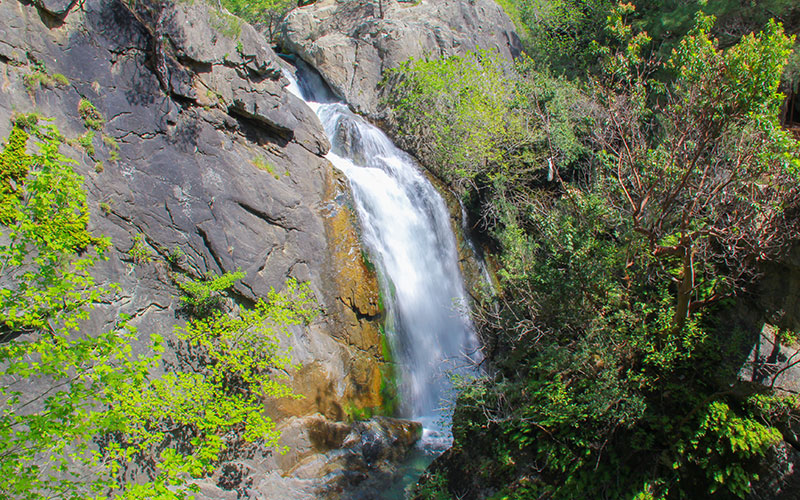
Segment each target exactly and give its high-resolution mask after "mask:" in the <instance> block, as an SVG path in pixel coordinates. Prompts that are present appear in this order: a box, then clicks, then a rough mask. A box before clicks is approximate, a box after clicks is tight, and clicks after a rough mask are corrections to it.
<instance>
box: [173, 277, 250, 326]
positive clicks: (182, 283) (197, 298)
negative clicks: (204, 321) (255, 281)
mask: <svg viewBox="0 0 800 500" xmlns="http://www.w3.org/2000/svg"><path fill="white" fill-rule="evenodd" d="M244 277H245V273H244V272H242V271H236V272H228V273H224V274H223V275H222V276H214V275H207V276H206V277H205V278H203V279H200V280H195V279H192V278H191V277H189V276H185V275H184V276H182V277H179V278H178V280H177V282H176V283H177V285H178V288H180V289H181V290H182V291H183V292H184V294H185V295H183V296H182V297H181V298H180V300H181V303H182V304H183V305H184V306H185V307H186V309H187V310H188V311H189V312H190V313H191V314H193V315H194V316H197V317H203V316H206V315H207V314H209V313H211V312H212V311H213V310H215V309H218V308H220V307H221V306H222V301H223V299H224V298H225V291H226V290H228V289H229V288H231V287H232V286H233V284H234V283H235V282H237V281H239V280H240V279H242V278H244Z"/></svg>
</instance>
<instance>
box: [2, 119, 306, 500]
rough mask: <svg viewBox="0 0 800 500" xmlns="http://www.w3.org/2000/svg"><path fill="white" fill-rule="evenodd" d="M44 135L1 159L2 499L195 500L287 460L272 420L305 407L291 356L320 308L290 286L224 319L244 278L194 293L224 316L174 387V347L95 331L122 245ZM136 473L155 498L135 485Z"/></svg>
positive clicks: (119, 330) (212, 318) (202, 335)
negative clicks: (93, 217) (106, 280)
mask: <svg viewBox="0 0 800 500" xmlns="http://www.w3.org/2000/svg"><path fill="white" fill-rule="evenodd" d="M39 121H40V119H39V117H38V116H36V115H30V116H25V117H20V119H18V120H17V123H18V126H15V127H14V128H13V129H12V132H11V135H10V136H9V138H8V140H7V144H6V146H5V148H4V149H3V151H2V152H0V230H1V231H2V233H0V281H1V282H2V285H3V288H2V290H0V491H1V492H2V495H7V496H9V497H11V498H16V499H26V500H27V499H31V500H33V499H36V500H39V499H44V498H54V497H58V498H65V499H88V498H92V499H99V498H108V497H110V496H114V497H121V498H128V499H145V498H147V499H149V498H159V499H163V500H167V499H178V498H186V497H187V496H188V495H190V494H191V492H192V491H194V490H195V489H196V488H195V487H194V486H193V485H192V479H193V478H196V477H200V476H202V475H204V474H208V473H210V472H211V471H213V470H214V469H215V468H216V467H217V466H219V464H220V463H221V461H222V460H224V458H225V452H226V450H237V451H241V450H242V449H246V448H250V449H253V448H259V447H260V449H263V450H267V451H268V450H270V449H273V448H274V447H275V446H276V443H277V439H278V437H279V435H280V433H279V432H278V431H277V430H276V429H275V424H274V422H272V421H271V420H270V419H269V418H268V417H267V416H266V415H265V414H264V406H263V405H264V401H265V400H266V399H267V398H273V397H287V396H288V397H298V396H296V395H294V394H293V393H292V392H291V391H290V390H289V389H288V387H287V386H286V385H285V382H284V380H285V379H286V377H287V376H288V375H287V374H286V373H287V371H289V370H290V369H291V368H292V367H293V365H292V363H291V358H290V357H289V353H288V352H287V351H286V350H285V349H284V348H282V347H281V343H280V340H281V338H282V337H283V336H284V335H288V334H289V327H290V326H293V325H305V324H307V323H308V322H309V321H310V320H311V319H312V318H313V317H314V314H315V313H316V309H315V306H314V301H313V295H312V294H311V291H310V290H309V289H308V287H307V286H306V285H302V284H297V283H295V282H293V281H289V282H288V284H287V290H286V291H285V292H282V293H278V292H275V291H274V290H273V291H271V292H270V293H269V295H268V297H267V300H266V301H265V300H259V301H257V302H256V304H255V305H254V307H252V308H244V307H241V308H239V309H237V310H236V312H235V314H234V313H223V312H222V311H213V313H212V310H213V305H214V304H215V300H216V299H217V298H218V294H219V293H220V292H221V291H222V290H223V289H224V288H226V287H229V286H231V285H232V283H233V281H235V280H236V279H238V278H240V277H242V274H241V273H232V274H227V275H225V276H224V277H220V278H217V279H216V280H213V279H211V280H210V284H209V283H194V284H193V286H187V287H186V288H185V290H186V291H187V293H188V294H190V297H191V298H192V299H194V301H195V302H192V301H189V303H190V304H194V305H204V306H208V308H207V309H205V310H202V311H201V310H200V309H194V310H193V312H195V313H197V314H199V313H200V312H203V313H206V316H203V317H197V318H194V319H193V320H191V321H190V322H189V323H188V324H186V325H185V326H184V327H182V328H179V329H178V331H177V337H178V339H179V341H182V342H184V344H185V345H184V347H185V349H184V350H183V351H180V352H179V353H178V354H179V357H180V356H182V357H183V358H185V359H184V361H185V362H184V363H183V365H182V367H179V369H175V370H172V371H170V372H169V373H166V374H163V375H158V371H157V370H156V369H155V368H156V367H157V366H158V364H159V363H160V362H161V353H162V352H163V345H162V344H163V341H162V338H161V336H160V335H158V334H153V335H151V336H150V338H149V342H148V339H147V337H145V338H142V335H140V334H138V333H137V332H136V330H135V329H134V328H132V327H131V326H130V325H128V324H127V318H125V317H120V318H119V319H118V321H117V322H116V324H115V325H114V327H113V328H111V329H110V330H109V331H91V330H87V329H86V327H85V325H86V324H87V323H86V322H85V320H87V319H89V316H90V312H91V310H92V308H93V307H94V304H95V303H97V302H98V301H99V300H101V299H102V298H106V299H107V298H108V296H109V295H111V294H113V293H114V291H115V290H116V289H117V288H118V287H117V286H116V285H109V286H105V287H104V286H100V285H98V284H97V283H96V281H95V279H94V278H93V276H92V274H91V270H92V266H93V264H94V263H95V262H96V260H97V259H98V258H103V251H104V250H105V249H106V247H107V246H108V240H107V239H105V238H102V237H96V236H94V235H92V234H91V233H90V232H89V231H88V228H87V224H88V220H89V210H88V206H87V203H86V193H85V190H84V189H83V186H82V179H81V177H80V176H79V175H78V174H77V173H76V172H75V171H74V170H73V165H74V162H73V161H72V160H70V159H68V158H67V157H66V156H64V155H62V154H61V153H60V152H59V148H60V147H61V146H62V145H63V142H64V137H63V136H61V134H60V133H59V132H58V130H57V129H56V128H55V127H54V126H52V125H49V124H40V123H39ZM184 284H185V283H184ZM133 342H139V343H141V344H144V345H143V351H144V352H145V354H141V355H135V354H134V353H133V349H132V345H131V344H132V343H133ZM132 468H133V469H136V470H138V471H139V472H141V474H139V478H140V479H141V478H144V480H143V481H142V482H140V483H136V484H131V483H128V482H127V480H126V475H125V473H126V471H129V470H130V469H132ZM4 498H5V497H4Z"/></svg>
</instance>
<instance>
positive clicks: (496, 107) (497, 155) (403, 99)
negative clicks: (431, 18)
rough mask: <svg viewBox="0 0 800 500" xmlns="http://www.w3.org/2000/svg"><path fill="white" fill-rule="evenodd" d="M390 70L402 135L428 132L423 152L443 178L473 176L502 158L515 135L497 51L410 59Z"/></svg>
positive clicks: (506, 89) (507, 91)
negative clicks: (438, 58)
mask: <svg viewBox="0 0 800 500" xmlns="http://www.w3.org/2000/svg"><path fill="white" fill-rule="evenodd" d="M391 74H394V75H397V76H396V77H395V78H397V79H398V80H399V81H398V82H397V83H396V84H395V85H393V86H392V89H393V90H392V92H391V93H390V98H389V105H390V106H392V108H393V110H394V112H395V114H396V119H397V121H398V122H400V123H402V124H403V128H402V129H401V134H402V135H403V136H405V137H406V138H414V137H420V138H422V136H421V135H419V134H420V132H421V133H423V134H425V137H424V146H425V147H426V148H427V149H428V150H426V151H422V154H424V155H425V156H426V158H428V159H429V160H428V161H430V163H431V164H432V165H435V166H436V167H437V173H438V175H440V176H441V177H442V178H443V179H445V180H447V181H450V182H452V181H455V180H458V179H467V180H468V179H472V178H473V177H475V176H476V175H477V173H478V172H479V169H481V168H482V167H484V166H485V165H486V164H487V163H498V162H501V161H502V160H503V157H504V152H505V148H504V147H503V146H504V145H505V144H506V143H507V142H510V138H509V141H506V140H505V139H506V137H507V136H509V135H511V134H513V132H512V131H510V130H507V128H506V120H505V118H506V116H507V115H508V114H509V102H510V100H511V96H512V94H511V92H509V87H510V85H509V82H508V81H507V80H506V78H505V75H504V68H503V63H502V62H501V60H500V59H499V58H498V57H497V56H496V55H494V54H492V53H488V52H485V53H480V54H468V55H466V56H464V57H458V56H454V57H450V58H447V59H441V60H416V61H409V62H406V63H404V64H403V65H401V66H400V67H399V68H398V69H396V70H393V71H392V72H390V75H391ZM509 126H511V124H509ZM419 147H420V148H421V147H422V145H420V146H419ZM415 149H417V148H415Z"/></svg>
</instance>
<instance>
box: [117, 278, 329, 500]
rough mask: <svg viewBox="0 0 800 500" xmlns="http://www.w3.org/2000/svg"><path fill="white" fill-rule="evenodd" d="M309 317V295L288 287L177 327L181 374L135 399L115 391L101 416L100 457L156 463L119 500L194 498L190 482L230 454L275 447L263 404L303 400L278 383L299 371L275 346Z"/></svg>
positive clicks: (127, 386)
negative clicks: (103, 452)
mask: <svg viewBox="0 0 800 500" xmlns="http://www.w3.org/2000/svg"><path fill="white" fill-rule="evenodd" d="M316 314H317V311H316V308H315V300H314V298H313V294H312V293H311V291H310V289H309V288H308V286H307V285H305V284H298V283H296V282H295V281H293V280H289V281H287V290H286V291H285V292H282V293H278V292H276V291H275V290H274V289H273V290H271V291H270V293H269V294H268V297H267V301H264V300H259V301H258V302H257V303H256V304H255V306H254V307H253V308H252V309H245V308H242V309H240V310H239V312H238V313H237V314H235V315H229V314H226V313H223V312H221V311H216V312H214V313H213V314H211V315H210V316H209V317H206V318H203V319H194V320H191V321H189V322H188V323H187V324H186V326H185V327H183V328H179V329H178V330H177V336H178V338H179V339H180V340H182V341H183V342H186V344H187V345H188V348H189V352H191V353H193V354H194V359H192V360H190V361H189V364H188V365H187V366H186V368H187V371H177V372H172V373H167V374H165V375H163V376H162V377H161V378H159V379H155V380H153V381H152V382H151V383H150V384H148V385H147V386H146V388H145V389H144V390H142V388H141V387H140V385H138V384H136V383H128V382H127V381H124V382H123V383H122V384H119V385H118V386H117V388H116V390H115V399H116V401H117V403H116V405H115V406H114V407H113V408H112V409H111V411H110V414H109V416H108V419H109V422H110V429H111V430H112V431H117V432H119V434H111V435H110V437H111V438H112V440H111V442H110V443H109V444H108V445H107V453H108V455H109V456H110V457H111V459H112V460H113V461H114V462H116V463H118V464H120V465H121V464H124V463H125V462H127V461H130V460H131V459H137V460H138V461H141V460H142V459H149V460H152V461H154V462H155V463H157V464H158V465H157V470H156V474H154V477H152V479H151V481H150V482H149V483H148V484H145V485H125V486H124V489H125V498H151V495H152V491H156V492H159V494H161V495H164V498H169V499H172V498H183V497H184V496H185V495H186V494H187V493H189V492H191V491H193V490H194V488H193V487H192V486H191V478H197V477H202V476H204V475H206V474H209V473H210V472H212V471H213V469H214V468H215V467H216V466H217V465H218V464H219V462H220V460H221V459H222V457H223V456H224V453H225V452H226V451H227V450H229V449H232V447H235V448H236V449H237V451H238V452H241V451H242V450H243V449H246V448H255V447H267V448H273V447H275V446H277V442H278V438H279V437H280V432H279V431H278V430H277V429H276V428H275V424H274V422H273V421H272V420H271V419H270V418H269V417H267V416H266V415H265V414H264V410H263V409H264V406H263V401H264V400H265V399H267V398H276V397H277V398H280V397H293V398H298V397H302V396H298V395H296V394H294V393H293V392H292V391H291V389H289V387H287V386H286V384H285V382H284V381H285V380H286V379H287V378H288V375H287V372H288V371H289V370H293V369H296V368H298V367H297V366H295V365H293V364H292V362H291V356H290V355H289V352H288V351H286V350H285V349H284V348H282V347H281V345H280V343H281V338H282V337H285V336H286V335H289V328H290V327H291V326H295V325H305V324H308V322H310V321H311V320H312V319H313V318H314V316H315V315H316ZM176 431H178V432H180V433H181V434H182V435H185V436H188V437H189V439H187V440H186V441H185V442H183V443H182V446H181V447H180V451H178V449H177V448H176V447H175V446H174V445H171V444H170V442H171V439H172V438H171V437H170V436H171V435H173V434H174V433H175V432H176Z"/></svg>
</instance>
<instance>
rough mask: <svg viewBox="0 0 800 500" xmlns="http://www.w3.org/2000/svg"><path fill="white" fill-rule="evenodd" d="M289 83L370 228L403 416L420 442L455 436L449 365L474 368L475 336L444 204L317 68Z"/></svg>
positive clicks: (443, 441)
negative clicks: (446, 404)
mask: <svg viewBox="0 0 800 500" xmlns="http://www.w3.org/2000/svg"><path fill="white" fill-rule="evenodd" d="M286 76H287V78H288V79H289V81H290V82H291V84H290V85H289V87H288V89H289V91H290V92H292V93H294V94H295V95H297V96H298V97H300V98H301V99H303V100H304V101H306V103H308V105H309V106H310V107H311V109H313V110H314V111H315V112H316V113H317V115H318V116H319V118H320V121H321V122H322V124H323V126H324V128H325V132H326V134H327V135H328V138H329V139H330V142H331V152H330V153H328V155H327V158H328V159H329V160H330V161H331V163H333V165H334V166H335V167H336V168H338V169H339V170H341V171H342V172H343V173H344V174H345V176H347V178H348V179H349V181H350V185H351V187H352V190H353V198H354V200H355V203H356V206H357V209H358V215H359V218H360V220H361V226H362V230H363V232H364V234H363V237H364V241H365V243H366V245H367V246H368V248H369V251H370V256H371V257H372V259H373V260H374V261H375V263H376V266H377V267H378V270H379V275H380V277H381V281H382V283H381V285H382V287H383V293H384V298H385V299H384V306H385V308H386V313H387V321H386V333H387V335H389V339H390V342H391V346H392V349H393V353H394V356H395V360H396V362H397V365H398V366H397V368H398V375H399V379H400V380H399V387H398V389H399V392H400V399H401V402H402V403H401V408H402V411H403V413H404V415H403V416H405V417H409V418H413V419H416V420H420V421H422V422H423V424H424V426H425V427H426V432H425V435H424V436H423V441H424V443H423V445H427V446H429V447H430V448H435V449H437V450H438V451H441V450H442V449H443V447H446V446H447V445H449V431H447V430H446V428H447V427H449V425H448V424H449V422H447V420H448V419H447V415H446V412H443V411H442V402H443V400H446V399H449V398H450V397H451V396H452V394H451V393H452V382H451V380H450V375H451V374H452V373H458V372H462V373H463V372H466V373H470V372H472V373H474V369H473V368H472V366H474V363H475V361H476V360H477V358H478V357H479V355H478V354H477V353H476V349H477V339H476V336H475V333H474V329H473V327H472V324H471V322H470V320H469V317H468V314H467V313H466V311H465V305H466V295H465V293H464V286H463V280H462V277H461V272H460V270H459V267H458V252H457V250H456V242H455V238H454V236H453V232H452V228H451V226H450V216H449V213H448V210H447V207H446V205H445V203H444V201H443V200H442V198H441V196H440V195H439V193H438V192H437V191H436V189H435V188H434V187H433V186H432V185H431V183H430V182H429V181H428V180H427V179H426V178H425V176H424V175H423V174H422V173H421V171H420V169H419V167H418V166H417V164H416V162H415V161H414V160H413V159H412V158H411V157H410V156H409V155H408V154H406V153H404V152H403V151H401V150H400V149H398V148H397V147H396V146H395V145H394V144H392V142H391V141H390V140H389V138H388V137H386V135H385V134H384V133H383V132H381V131H380V130H379V129H378V128H376V127H375V126H373V125H371V124H369V123H367V122H366V121H364V120H363V119H362V118H361V117H359V116H357V115H355V114H353V113H352V112H351V111H350V110H349V109H348V108H347V106H346V105H344V104H342V103H341V102H338V101H337V100H336V99H335V98H334V97H333V96H332V95H331V94H330V91H329V90H328V89H327V87H326V86H325V84H324V83H323V82H322V81H321V79H320V78H319V76H317V75H316V74H312V73H310V72H303V74H302V75H300V78H299V81H298V80H296V79H295V78H294V77H293V75H291V74H289V73H288V72H287V74H286Z"/></svg>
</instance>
